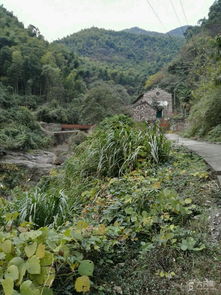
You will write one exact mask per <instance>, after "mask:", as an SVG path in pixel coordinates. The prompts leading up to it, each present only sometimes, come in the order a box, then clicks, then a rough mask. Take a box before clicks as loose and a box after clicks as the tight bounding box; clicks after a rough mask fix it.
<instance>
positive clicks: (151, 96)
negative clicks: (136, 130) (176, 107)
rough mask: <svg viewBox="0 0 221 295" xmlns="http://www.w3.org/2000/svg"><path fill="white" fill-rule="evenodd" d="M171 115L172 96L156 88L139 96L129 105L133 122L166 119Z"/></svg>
mask: <svg viewBox="0 0 221 295" xmlns="http://www.w3.org/2000/svg"><path fill="white" fill-rule="evenodd" d="M172 113H173V107H172V95H171V94H170V93H168V92H166V91H164V90H162V89H160V88H158V87H157V88H155V89H152V90H150V91H148V92H146V93H144V94H142V95H140V96H139V97H138V98H137V99H136V100H135V101H134V102H133V104H132V105H131V114H132V117H133V119H134V120H135V121H149V120H151V121H152V120H156V119H161V118H163V119H168V118H170V116H171V115H172Z"/></svg>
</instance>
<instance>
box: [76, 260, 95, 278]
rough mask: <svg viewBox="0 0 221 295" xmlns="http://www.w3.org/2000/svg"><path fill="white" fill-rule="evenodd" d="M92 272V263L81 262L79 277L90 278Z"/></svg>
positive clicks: (87, 261) (88, 261)
mask: <svg viewBox="0 0 221 295" xmlns="http://www.w3.org/2000/svg"><path fill="white" fill-rule="evenodd" d="M93 271H94V263H93V262H92V261H90V260H82V261H81V263H80V265H79V267H78V272H79V274H80V275H81V276H92V275H93Z"/></svg>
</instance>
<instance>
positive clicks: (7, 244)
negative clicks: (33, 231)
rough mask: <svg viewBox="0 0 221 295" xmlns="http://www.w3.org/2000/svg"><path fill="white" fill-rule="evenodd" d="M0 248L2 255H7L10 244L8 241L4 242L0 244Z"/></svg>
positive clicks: (10, 247)
mask: <svg viewBox="0 0 221 295" xmlns="http://www.w3.org/2000/svg"><path fill="white" fill-rule="evenodd" d="M0 247H1V248H2V251H3V252H4V253H6V254H9V253H11V251H12V242H11V241H10V240H6V241H4V242H3V243H1V245H0Z"/></svg>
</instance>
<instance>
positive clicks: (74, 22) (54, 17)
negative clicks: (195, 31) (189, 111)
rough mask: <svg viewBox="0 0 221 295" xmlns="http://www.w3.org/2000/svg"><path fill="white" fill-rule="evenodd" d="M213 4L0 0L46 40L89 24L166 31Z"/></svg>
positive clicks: (209, 0) (193, 0) (192, 20)
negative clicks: (35, 28) (155, 12)
mask: <svg viewBox="0 0 221 295" xmlns="http://www.w3.org/2000/svg"><path fill="white" fill-rule="evenodd" d="M148 1H149V2H150V3H151V5H152V6H153V7H154V9H155V11H157V14H158V16H159V18H160V20H161V22H160V21H159V19H157V17H156V16H155V15H154V12H153V11H152V10H151V8H150V6H149V5H148ZM171 2H172V3H173V5H174V7H175V10H176V13H177V15H178V18H177V16H176V14H175V13H174V10H173V8H172V5H171ZM180 3H183V7H184V11H185V14H186V18H187V20H186V19H185V16H184V13H183V10H182V8H181V5H180ZM213 3H214V0H0V4H3V6H4V7H5V8H6V9H8V10H9V11H12V12H13V13H14V15H16V16H17V17H18V18H19V20H20V21H22V22H23V23H24V25H25V26H26V27H27V26H28V25H29V24H32V25H34V26H36V27H38V28H39V30H40V31H41V33H42V34H43V35H44V36H45V38H46V39H47V40H49V41H52V40H55V39H58V38H62V37H64V36H66V35H69V34H72V33H74V32H78V31H80V30H81V29H85V28H90V27H92V26H96V27H99V28H105V29H113V30H122V29H125V28H130V27H134V26H138V27H141V28H143V29H146V30H150V31H158V32H166V31H169V30H171V29H174V28H176V27H179V26H180V24H181V25H186V24H187V21H188V25H195V24H196V23H197V21H198V20H199V19H201V18H203V17H206V16H207V15H208V11H209V7H210V6H211V5H212V4H213ZM162 23H163V24H162Z"/></svg>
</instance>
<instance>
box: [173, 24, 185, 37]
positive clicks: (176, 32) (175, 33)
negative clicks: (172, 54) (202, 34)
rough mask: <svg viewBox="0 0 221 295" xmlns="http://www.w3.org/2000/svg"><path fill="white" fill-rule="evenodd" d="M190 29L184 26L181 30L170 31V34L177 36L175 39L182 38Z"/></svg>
mask: <svg viewBox="0 0 221 295" xmlns="http://www.w3.org/2000/svg"><path fill="white" fill-rule="evenodd" d="M188 28H189V26H182V27H179V28H176V29H174V30H171V31H169V32H168V34H170V35H172V36H175V37H182V36H184V33H185V32H186V30H187V29H188Z"/></svg>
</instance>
